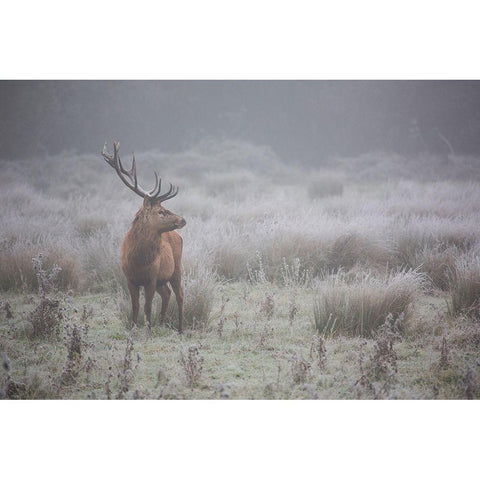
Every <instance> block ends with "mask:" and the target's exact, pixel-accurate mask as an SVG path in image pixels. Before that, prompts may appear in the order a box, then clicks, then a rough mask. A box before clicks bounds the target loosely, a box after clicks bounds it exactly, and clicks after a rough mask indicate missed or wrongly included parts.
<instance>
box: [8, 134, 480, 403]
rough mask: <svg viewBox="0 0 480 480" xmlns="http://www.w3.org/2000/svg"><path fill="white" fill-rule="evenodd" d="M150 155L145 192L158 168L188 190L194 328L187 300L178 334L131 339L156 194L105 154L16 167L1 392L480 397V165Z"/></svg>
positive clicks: (387, 158) (199, 150)
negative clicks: (135, 186) (132, 302)
mask: <svg viewBox="0 0 480 480" xmlns="http://www.w3.org/2000/svg"><path fill="white" fill-rule="evenodd" d="M100 147H101V146H100ZM130 149H131V146H127V145H122V146H121V150H120V153H121V154H122V159H123V160H124V162H126V161H128V160H129V159H130V158H131V154H130V153H129V152H130ZM99 150H100V148H99ZM136 157H137V169H138V173H139V179H140V182H141V183H142V184H144V185H147V186H148V185H149V184H150V183H152V184H153V182H152V181H151V172H152V170H153V168H154V167H155V168H156V169H157V171H158V172H159V173H160V175H161V176H162V178H163V179H164V181H165V182H172V183H174V184H176V185H178V186H180V193H179V195H178V196H177V197H176V198H174V199H172V200H170V201H168V203H166V206H167V207H168V208H169V209H170V210H172V211H173V212H175V213H178V214H180V215H182V216H183V217H185V219H186V220H187V226H186V227H185V228H184V229H183V230H182V231H181V232H180V233H181V235H182V236H183V238H184V256H183V264H184V283H185V295H186V307H185V315H186V322H187V325H188V326H189V329H188V330H187V332H186V333H185V334H184V335H183V336H179V335H178V334H177V333H176V331H175V319H176V314H175V311H174V305H173V304H174V303H175V302H174V299H173V297H172V301H171V303H172V308H171V310H170V318H171V322H170V323H171V325H170V326H169V327H167V328H164V327H162V328H160V327H159V326H158V325H156V326H155V327H154V330H153V336H152V338H151V339H149V340H146V337H145V331H144V327H140V328H139V329H134V330H133V331H132V330H131V329H130V324H129V298H128V295H127V293H126V292H125V281H124V278H123V273H122V272H121V269H120V266H119V245H120V242H121V239H122V236H123V234H124V233H125V232H126V231H127V229H128V227H129V223H130V222H131V220H132V219H133V216H134V214H135V212H136V211H137V210H138V208H139V207H140V205H141V200H140V199H139V198H138V197H137V196H135V195H134V194H133V193H132V192H131V191H129V190H128V189H127V188H125V187H124V186H123V184H122V183H121V182H120V180H119V179H118V178H117V177H116V175H115V173H114V172H113V170H112V169H111V168H110V167H108V166H107V165H106V164H105V162H104V161H103V160H102V159H101V157H100V155H97V156H95V155H74V154H63V155H59V156H56V157H49V158H43V159H34V160H32V161H29V162H27V161H15V160H14V159H12V160H9V161H3V162H1V164H0V168H1V171H2V176H1V178H0V202H1V205H2V209H1V211H0V225H1V229H0V246H1V248H0V291H1V293H0V295H1V296H0V298H1V299H2V312H1V314H0V315H1V316H0V322H1V323H0V335H1V336H0V353H1V352H4V354H5V355H7V356H8V358H9V360H10V367H9V368H10V370H9V372H7V371H5V373H4V372H2V375H4V377H2V379H1V382H2V383H1V386H2V395H3V396H10V397H21V398H46V397H49V398H50V397H55V398H57V397H60V398H87V397H88V398H92V397H93V398H107V397H111V398H115V397H119V398H134V397H135V398H469V397H475V398H478V397H479V395H480V387H479V386H478V382H479V373H480V372H479V366H478V359H479V346H480V325H479V323H478V322H479V318H480V313H479V309H478V298H479V295H480V260H479V256H478V253H479V245H480V243H479V242H480V188H479V185H480V184H479V181H480V162H479V161H478V159H476V158H469V157H449V158H440V157H433V156H422V157H416V158H408V159H407V158H402V157H398V156H395V155H389V154H382V153H377V154H370V155H364V156H361V157H356V158H350V159H348V158H347V159H345V158H342V159H335V160H331V161H329V162H328V163H325V164H324V165H325V166H324V167H323V168H322V169H317V170H314V169H307V168H301V167H299V166H297V164H296V162H295V159H289V161H284V162H282V161H280V160H279V159H278V158H277V157H276V156H275V154H274V153H273V152H271V151H270V150H268V149H266V148H261V147H257V146H253V145H250V144H246V143H240V142H215V141H210V142H205V143H203V144H202V145H200V146H198V147H196V148H195V149H192V150H191V151H187V152H184V153H181V154H176V155H166V154H162V153H159V152H146V153H143V154H142V153H140V152H137V155H136ZM39 253H42V258H41V259H40V262H41V264H42V266H41V267H40V266H39V264H38V262H37V271H35V270H34V269H33V265H32V258H34V257H37V256H38V254H39ZM37 258H38V257H37ZM54 264H58V265H59V266H60V267H61V269H62V270H61V271H60V272H59V273H58V274H57V277H56V278H55V279H52V280H51V281H49V280H48V275H49V273H50V272H51V269H52V267H53V265H54ZM42 272H43V273H42ZM37 275H40V276H41V277H42V278H43V280H42V281H43V283H44V284H45V285H46V286H45V289H46V292H45V294H44V298H42V297H41V295H40V294H39V293H38V278H37ZM48 283H51V284H52V285H53V288H50V287H49V286H48V285H47V284H48ZM157 301H158V304H157V305H156V311H157V312H158V311H159V298H158V299H157V300H156V302H157ZM45 302H47V303H45ZM48 302H50V303H48ZM7 303H8V305H7ZM50 304H51V305H50ZM42 322H43V323H42ZM49 322H50V323H49ZM8 376H9V378H10V379H8Z"/></svg>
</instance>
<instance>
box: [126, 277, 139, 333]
mask: <svg viewBox="0 0 480 480" xmlns="http://www.w3.org/2000/svg"><path fill="white" fill-rule="evenodd" d="M128 290H129V292H130V298H131V300H132V321H133V324H134V325H137V321H138V310H139V308H140V302H139V297H140V288H139V287H137V286H136V285H134V284H133V283H131V282H128Z"/></svg>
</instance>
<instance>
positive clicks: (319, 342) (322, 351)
mask: <svg viewBox="0 0 480 480" xmlns="http://www.w3.org/2000/svg"><path fill="white" fill-rule="evenodd" d="M310 358H312V359H313V358H316V360H317V365H318V368H319V369H320V370H323V369H324V368H325V365H326V363H327V350H326V348H325V340H324V338H323V337H322V336H320V335H318V334H315V335H314V336H313V337H312V343H311V345H310Z"/></svg>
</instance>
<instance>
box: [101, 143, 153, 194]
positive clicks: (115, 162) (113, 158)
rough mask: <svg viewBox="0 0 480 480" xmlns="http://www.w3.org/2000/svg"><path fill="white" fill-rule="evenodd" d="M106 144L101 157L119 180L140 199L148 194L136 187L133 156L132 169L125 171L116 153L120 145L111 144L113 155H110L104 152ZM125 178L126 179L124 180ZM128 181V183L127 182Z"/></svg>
mask: <svg viewBox="0 0 480 480" xmlns="http://www.w3.org/2000/svg"><path fill="white" fill-rule="evenodd" d="M106 145H107V142H105V145H104V146H103V150H102V156H103V158H104V159H105V161H106V162H107V163H108V164H109V165H110V166H111V167H113V168H114V169H115V171H116V172H117V175H118V176H119V177H120V180H122V182H123V183H124V184H125V185H126V186H127V187H128V188H129V189H130V190H133V191H134V192H135V193H136V194H137V195H139V196H140V197H142V198H145V196H147V195H148V193H147V192H146V191H145V190H143V189H142V188H141V187H139V186H138V180H137V165H136V161H135V155H133V161H132V167H131V169H130V170H125V168H124V167H123V165H122V161H121V160H120V155H119V154H118V151H119V150H120V143H119V142H115V141H114V142H113V155H110V154H109V153H108V152H107V150H106ZM125 176H126V177H127V178H128V180H127V178H125ZM129 180H130V181H129Z"/></svg>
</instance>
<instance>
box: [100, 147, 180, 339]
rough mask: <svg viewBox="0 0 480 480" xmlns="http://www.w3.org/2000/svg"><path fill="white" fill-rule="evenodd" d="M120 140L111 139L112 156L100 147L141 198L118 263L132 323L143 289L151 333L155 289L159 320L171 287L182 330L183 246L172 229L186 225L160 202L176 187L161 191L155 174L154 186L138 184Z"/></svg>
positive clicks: (130, 187) (148, 326)
mask: <svg viewBox="0 0 480 480" xmlns="http://www.w3.org/2000/svg"><path fill="white" fill-rule="evenodd" d="M119 149H120V143H119V142H115V141H114V142H113V155H110V154H109V153H108V151H107V143H106V142H105V145H104V146H103V149H102V152H101V154H102V156H103V158H104V160H105V161H106V162H107V163H108V164H109V165H110V166H111V167H113V169H114V170H115V171H116V172H117V175H118V176H119V177H120V179H121V180H122V182H123V183H124V184H125V185H126V186H127V187H128V188H129V189H130V190H132V191H133V192H135V193H136V194H137V195H139V196H140V197H142V198H143V205H142V207H141V208H140V210H139V211H138V212H137V214H136V215H135V218H134V220H133V222H132V225H131V227H130V230H128V232H127V233H126V234H125V236H124V238H123V240H122V244H121V247H120V265H121V267H122V270H123V273H124V274H125V277H126V279H127V283H128V290H129V292H130V297H131V301H132V312H133V324H134V325H137V320H138V311H139V308H140V305H139V296H140V288H141V287H143V288H144V291H145V308H144V311H145V317H146V326H147V335H150V332H151V315H152V301H153V297H154V296H155V292H157V293H158V294H159V295H160V297H161V298H162V310H161V313H160V323H161V324H162V325H163V324H164V322H165V314H166V312H167V308H168V303H169V300H170V295H171V290H170V288H169V286H168V284H170V286H171V287H172V289H173V291H174V292H175V297H176V300H177V305H178V322H179V323H178V325H179V327H178V331H179V333H182V332H183V289H182V267H181V259H182V249H183V239H182V237H181V236H180V235H179V234H178V233H177V232H175V230H178V229H181V228H183V227H184V226H185V225H186V221H185V219H184V218H183V217H180V216H179V215H176V214H175V213H172V212H170V211H169V210H167V209H166V208H164V207H163V206H162V203H163V202H165V201H167V200H170V199H171V198H173V197H175V196H176V195H177V194H178V190H179V189H178V187H175V186H173V185H172V184H171V183H170V187H169V189H168V190H167V191H166V192H165V193H163V194H160V191H161V187H162V180H161V179H160V180H159V178H158V175H157V172H155V171H154V172H153V173H154V175H155V186H154V187H153V189H152V190H150V191H147V190H144V189H143V188H141V187H140V186H139V185H138V180H137V167H136V161H135V154H134V153H133V160H132V165H131V168H130V170H126V169H125V168H124V167H123V165H122V162H121V160H120V155H119Z"/></svg>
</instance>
